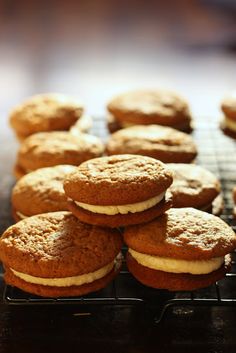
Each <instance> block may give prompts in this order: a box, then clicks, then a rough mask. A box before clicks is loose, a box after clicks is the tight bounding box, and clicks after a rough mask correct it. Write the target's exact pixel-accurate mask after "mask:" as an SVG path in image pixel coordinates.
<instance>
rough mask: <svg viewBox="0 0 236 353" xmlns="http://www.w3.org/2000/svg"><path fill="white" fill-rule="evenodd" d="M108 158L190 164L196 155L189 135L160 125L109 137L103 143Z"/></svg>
mask: <svg viewBox="0 0 236 353" xmlns="http://www.w3.org/2000/svg"><path fill="white" fill-rule="evenodd" d="M106 151H107V154H108V155H114V154H123V153H124V154H126V153H129V154H139V155H143V156H149V157H152V158H156V159H159V160H160V161H162V162H164V163H191V162H192V161H193V160H194V159H195V158H196V156H197V149H196V145H195V143H194V141H193V139H192V138H191V136H189V135H187V134H185V133H183V132H180V131H177V130H175V129H172V128H169V127H164V126H160V125H149V126H141V125H136V126H132V127H128V128H125V129H122V130H120V131H117V132H115V133H114V134H112V135H111V136H110V138H109V140H108V142H107V146H106Z"/></svg>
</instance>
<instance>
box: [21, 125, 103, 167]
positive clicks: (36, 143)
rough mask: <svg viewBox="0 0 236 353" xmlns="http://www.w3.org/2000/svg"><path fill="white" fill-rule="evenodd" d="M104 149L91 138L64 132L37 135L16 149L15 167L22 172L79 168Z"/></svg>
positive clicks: (93, 137) (30, 137)
mask: <svg viewBox="0 0 236 353" xmlns="http://www.w3.org/2000/svg"><path fill="white" fill-rule="evenodd" d="M103 151H104V146H103V143H102V142H101V140H100V139H99V138H98V137H96V136H92V135H88V134H82V133H81V134H79V135H77V136H73V135H72V134H70V133H69V132H66V131H53V132H39V133H37V134H34V135H32V136H29V137H28V138H27V139H25V140H24V141H23V143H22V145H21V146H20V149H19V152H18V158H17V165H19V166H20V167H21V168H23V169H24V170H25V171H26V172H27V171H32V170H36V169H39V168H43V167H51V166H54V165H58V164H71V165H79V164H81V163H82V162H84V161H86V160H88V159H91V158H95V157H98V156H101V155H102V154H103Z"/></svg>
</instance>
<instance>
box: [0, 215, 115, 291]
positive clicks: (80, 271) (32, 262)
mask: <svg viewBox="0 0 236 353" xmlns="http://www.w3.org/2000/svg"><path fill="white" fill-rule="evenodd" d="M121 246H122V239H121V235H120V234H119V232H118V231H117V230H111V229H107V228H98V227H94V226H90V225H87V224H84V223H81V222H80V221H79V220H78V219H77V218H75V217H74V216H73V215H72V214H71V213H70V212H54V213H45V214H43V215H37V216H33V217H29V218H26V219H25V220H22V221H20V222H18V223H16V224H15V225H13V226H11V227H10V228H8V229H7V230H6V231H5V233H4V234H3V235H2V237H1V239H0V258H1V261H2V262H3V265H4V269H5V274H4V279H5V281H6V283H7V284H10V285H12V286H16V287H18V288H20V289H22V290H24V291H26V292H29V293H33V294H37V295H40V296H44V297H65V296H75V295H76V296H77V295H84V294H87V293H90V292H93V291H97V290H99V289H101V288H103V287H105V286H106V285H107V284H108V283H109V282H110V281H111V280H112V279H113V278H114V277H115V276H116V275H117V273H118V272H119V269H120V265H121V260H120V257H119V255H118V254H119V252H120V250H121Z"/></svg>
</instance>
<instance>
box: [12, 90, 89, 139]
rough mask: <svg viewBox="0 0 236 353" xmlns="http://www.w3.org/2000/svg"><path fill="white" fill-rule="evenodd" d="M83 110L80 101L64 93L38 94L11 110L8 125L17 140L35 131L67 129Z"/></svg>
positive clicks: (78, 118)
mask: <svg viewBox="0 0 236 353" xmlns="http://www.w3.org/2000/svg"><path fill="white" fill-rule="evenodd" d="M83 110H84V108H83V106H82V104H81V102H79V101H78V100H76V99H73V98H71V97H69V96H66V95H64V94H56V93H48V94H39V95H36V96H33V97H30V98H28V99H27V100H26V101H24V102H23V103H22V104H20V105H18V106H17V107H16V108H14V109H13V110H12V112H11V114H10V125H11V126H12V128H13V129H14V130H15V133H16V135H17V137H18V138H19V140H24V139H25V138H26V137H27V136H29V135H32V134H34V133H36V132H43V131H56V130H69V128H70V127H71V126H72V125H74V124H75V123H76V122H77V120H80V118H81V116H82V113H83ZM83 131H84V130H83Z"/></svg>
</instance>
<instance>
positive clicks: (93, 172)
mask: <svg viewBox="0 0 236 353" xmlns="http://www.w3.org/2000/svg"><path fill="white" fill-rule="evenodd" d="M171 183H172V172H171V171H170V170H169V169H167V168H166V166H165V165H164V164H163V163H162V162H160V161H157V160H155V159H153V158H149V157H143V156H135V155H116V156H110V157H100V158H95V159H93V160H90V161H87V162H85V163H83V164H81V165H80V166H79V167H78V168H77V170H76V171H75V172H73V173H71V174H69V175H68V176H67V177H66V179H65V181H64V189H65V193H66V195H67V196H68V197H69V198H71V199H72V200H75V201H79V202H83V203H87V204H91V205H125V204H132V203H136V202H140V201H146V200H148V199H150V198H152V197H154V196H156V195H158V194H161V193H162V192H164V191H165V190H166V189H167V188H168V187H169V186H170V184H171Z"/></svg>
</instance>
